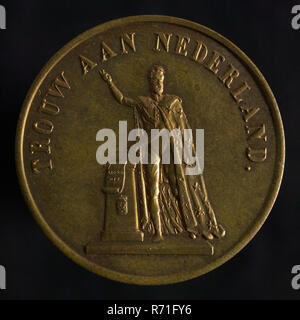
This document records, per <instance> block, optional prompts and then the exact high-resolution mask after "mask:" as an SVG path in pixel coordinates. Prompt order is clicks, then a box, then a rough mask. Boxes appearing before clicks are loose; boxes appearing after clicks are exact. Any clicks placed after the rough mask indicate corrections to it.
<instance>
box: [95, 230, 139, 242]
mask: <svg viewBox="0 0 300 320" xmlns="http://www.w3.org/2000/svg"><path fill="white" fill-rule="evenodd" d="M143 240H144V233H143V232H142V231H140V230H136V231H130V232H120V231H103V232H102V233H101V241H105V242H110V241H119V242H123V241H135V242H136V241H137V242H139V243H141V242H142V241H143Z"/></svg>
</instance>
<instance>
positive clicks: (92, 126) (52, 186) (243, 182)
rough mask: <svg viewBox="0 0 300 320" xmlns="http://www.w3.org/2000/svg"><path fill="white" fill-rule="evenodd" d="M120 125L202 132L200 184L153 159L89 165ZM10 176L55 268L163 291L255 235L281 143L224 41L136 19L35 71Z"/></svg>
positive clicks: (246, 66)
mask: <svg viewBox="0 0 300 320" xmlns="http://www.w3.org/2000/svg"><path fill="white" fill-rule="evenodd" d="M121 120H122V121H125V120H126V121H127V123H128V129H132V128H137V127H140V128H144V129H145V130H146V131H147V132H149V131H150V130H151V129H153V128H158V129H163V128H167V129H169V130H171V129H174V128H175V129H176V128H178V129H180V130H183V129H186V128H192V129H193V130H195V129H204V135H205V153H204V155H205V166H204V172H203V174H200V175H196V176H187V175H185V174H184V169H185V168H186V166H185V165H184V164H182V165H178V164H176V165H174V164H172V163H171V164H170V165H165V164H162V163H161V154H158V155H157V156H158V158H159V159H160V160H159V162H158V163H157V164H143V165H141V164H137V165H133V164H131V163H126V164H111V165H110V166H107V165H99V163H97V161H96V152H97V148H98V147H99V145H100V143H99V142H98V141H96V139H95V137H96V134H97V132H98V130H100V129H102V128H110V129H113V130H115V131H116V132H118V125H119V121H121ZM194 147H195V146H194ZM173 149H176V148H175V147H174V145H172V150H173ZM16 162H17V168H18V175H19V180H20V184H21V188H22V191H23V194H24V196H25V199H26V201H27V203H28V205H29V207H30V210H31V211H32V213H33V215H34V217H35V219H36V220H37V222H38V223H39V225H40V226H41V227H42V229H43V230H44V232H45V233H46V234H47V236H48V237H49V238H50V239H51V240H52V241H53V242H54V243H55V244H56V245H57V246H58V247H59V248H60V249H61V250H62V251H63V252H64V253H65V254H66V255H67V256H69V257H70V258H71V259H73V260H74V261H75V262H77V263H78V264H80V265H81V266H83V267H85V268H87V269H88V270H90V271H93V272H95V273H97V274H99V275H102V276H105V277H108V278H110V279H114V280H117V281H122V282H126V283H135V284H148V285H155V284H166V283H173V282H179V281H184V280H187V279H191V278H193V277H197V276H199V275H201V274H203V273H206V272H208V271H210V270H212V269H214V268H216V267H218V266H219V265H221V264H222V263H224V262H225V261H227V260H228V259H230V258H231V257H232V256H233V255H235V254H236V253H237V252H238V251H239V250H241V249H242V248H243V247H244V246H245V245H246V244H247V243H248V242H249V241H250V240H251V238H252V237H253V236H254V235H255V234H256V232H257V231H258V230H259V228H260V227H261V225H262V224H263V222H264V220H265V219H266V217H267V216H268V214H269V212H270V210H271V208H272V205H273V203H274V201H275V198H276V195H277V192H278V189H279V186H280V182H281V178H282V173H283V166H284V133H283V127H282V122H281V117H280V113H279V110H278V107H277V104H276V101H275V99H274V97H273V94H272V92H271V90H270V88H269V86H268V84H267V83H266V81H265V79H264V78H263V76H262V75H261V73H260V72H259V71H258V69H257V68H256V67H255V65H254V64H253V63H252V62H251V61H250V60H249V58H248V57H247V56H246V55H245V54H244V53H243V52H242V51H241V50H239V49H238V48H237V47H236V46H235V45H233V44H232V43H231V42H230V41H228V40H227V39H225V38H223V37H222V36H221V35H219V34H217V33H216V32H214V31H212V30H209V29H208V28H206V27H203V26H201V25H198V24H196V23H193V22H190V21H186V20H183V19H178V18H173V17H166V16H136V17H129V18H123V19H119V20H115V21H111V22H108V23H105V24H103V25H100V26H97V27H95V28H93V29H91V30H89V31H87V32H85V33H83V34H82V35H80V36H78V37H77V38H75V39H74V40H73V41H71V42H70V43H69V44H67V45H66V46H65V47H64V48H62V49H61V50H60V51H59V52H58V53H57V54H56V55H55V56H54V57H53V58H52V59H51V60H50V61H49V62H48V63H47V65H46V66H45V67H44V68H43V70H42V71H41V73H40V74H39V76H38V77H37V79H36V80H35V81H34V83H33V85H32V87H31V89H30V91H29V93H28V95H27V97H26V100H25V102H24V106H23V108H22V112H21V115H20V120H19V125H18V129H17V139H16Z"/></svg>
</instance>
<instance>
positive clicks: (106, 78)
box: [99, 69, 138, 107]
mask: <svg viewBox="0 0 300 320" xmlns="http://www.w3.org/2000/svg"><path fill="white" fill-rule="evenodd" d="M99 73H100V75H101V76H102V78H103V80H104V81H105V82H106V83H107V84H108V87H109V89H110V91H111V92H112V94H113V96H114V97H115V99H116V100H117V101H118V102H119V103H120V104H123V105H126V106H129V107H137V106H138V103H137V101H135V100H134V99H131V98H127V97H124V95H123V93H122V92H121V91H120V90H119V89H118V87H117V86H116V85H115V84H114V82H113V80H112V77H111V75H110V74H109V73H107V72H106V71H105V70H104V69H102V70H99Z"/></svg>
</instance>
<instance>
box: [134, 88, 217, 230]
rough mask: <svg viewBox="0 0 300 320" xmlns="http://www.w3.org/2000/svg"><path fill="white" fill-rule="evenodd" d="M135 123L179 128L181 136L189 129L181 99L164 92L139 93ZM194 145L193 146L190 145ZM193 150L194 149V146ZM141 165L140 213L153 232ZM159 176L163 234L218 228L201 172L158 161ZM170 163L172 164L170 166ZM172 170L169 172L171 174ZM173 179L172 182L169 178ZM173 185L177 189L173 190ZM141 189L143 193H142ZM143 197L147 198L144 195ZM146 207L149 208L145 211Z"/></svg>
mask: <svg viewBox="0 0 300 320" xmlns="http://www.w3.org/2000/svg"><path fill="white" fill-rule="evenodd" d="M135 117H136V122H137V125H138V126H139V127H140V128H143V129H145V130H146V132H147V133H148V135H149V133H150V132H149V131H150V129H154V128H157V129H163V128H165V129H168V130H169V131H172V130H173V129H180V131H181V132H182V136H183V132H184V131H183V130H184V129H191V127H190V125H189V123H188V120H187V118H186V115H185V113H184V111H183V107H182V100H181V99H180V98H179V97H177V96H176V95H169V94H165V95H164V96H163V98H162V99H161V100H160V101H159V102H157V101H155V100H153V99H152V98H151V97H144V96H140V97H139V98H138V107H136V110H135ZM170 143H171V152H174V150H175V152H176V147H175V146H174V141H173V139H170ZM193 147H194V146H193ZM194 151H195V150H194ZM143 166H145V165H141V170H140V174H139V183H138V186H139V188H140V204H141V205H140V207H141V211H142V215H141V217H143V218H144V220H145V218H146V219H148V220H149V219H150V224H148V225H147V228H146V230H144V231H148V232H150V233H154V228H153V222H152V221H151V216H150V215H149V209H148V208H149V199H147V196H146V197H145V195H146V194H147V192H145V190H147V181H146V179H145V177H144V176H143V175H144V170H143ZM160 166H161V170H160V172H161V180H160V192H159V201H160V217H161V222H162V231H163V233H164V234H177V233H181V232H184V231H189V232H194V233H199V234H201V233H202V232H203V231H204V230H206V231H210V230H211V229H213V228H215V229H217V228H218V225H217V221H216V217H215V214H214V211H213V208H212V206H211V204H210V202H209V200H208V195H207V190H206V187H205V183H204V178H203V175H202V174H200V175H186V174H185V168H186V165H185V164H184V163H183V164H174V163H171V164H170V165H165V164H161V162H160ZM168 166H169V167H168ZM170 166H173V167H172V168H171V169H172V170H170ZM170 171H171V175H170ZM171 179H172V180H173V181H172V183H171V181H170V180H171ZM174 187H175V188H177V190H175V191H174ZM142 190H144V194H141V193H142V192H141V191H142ZM145 198H146V199H145ZM147 211H148V212H147Z"/></svg>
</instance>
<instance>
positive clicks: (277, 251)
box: [0, 0, 300, 299]
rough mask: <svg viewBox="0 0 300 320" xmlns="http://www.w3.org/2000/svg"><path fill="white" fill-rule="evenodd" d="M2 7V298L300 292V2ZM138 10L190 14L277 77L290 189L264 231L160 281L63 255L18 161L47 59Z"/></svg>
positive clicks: (52, 1) (52, 0) (295, 295)
mask: <svg viewBox="0 0 300 320" xmlns="http://www.w3.org/2000/svg"><path fill="white" fill-rule="evenodd" d="M0 4H2V5H4V6H5V7H6V11H7V29H6V30H0V71H1V73H0V75H1V77H0V102H1V104H0V107H1V109H0V115H1V118H0V119H1V120H0V121H1V124H0V128H1V140H0V143H1V145H0V146H1V147H0V150H1V157H0V158H1V167H0V168H1V181H2V183H1V185H2V190H1V193H0V194H1V202H0V205H1V211H0V217H1V220H0V264H1V265H4V266H5V267H6V270H7V289H6V290H5V291H4V290H2V291H1V290H0V299H72V298H75V299H288V298H290V299H299V297H300V290H298V291H297V290H293V289H292V287H291V279H292V274H291V268H292V266H293V265H296V264H300V254H299V253H300V241H299V240H300V217H299V213H300V212H299V209H300V205H299V203H300V201H299V186H298V184H297V182H298V180H299V170H298V162H299V160H300V157H299V149H298V144H297V141H298V139H299V138H298V135H297V132H299V131H298V128H299V116H300V112H299V108H300V106H299V91H300V86H299V70H300V30H299V31H296V30H293V29H292V27H291V19H292V16H293V15H292V14H291V9H292V7H293V5H295V4H297V2H295V1H286V0H282V1H271V0H263V1H262V0H259V1H246V0H245V1H220V0H218V1H216V0H205V1H202V0H197V1H186V0H181V1H175V0H173V1H163V0H161V1H153V0H152V1H150V0H149V1H141V0H140V1H130V0H124V1H122V2H118V1H116V0H114V1H107V0H106V1H104V0H99V1H89V0H85V1H74V0H73V1H62V0H61V1H57V0H49V1H48V0H46V1H44V0H43V1H38V0H35V1H34V0H31V1H29V0H27V1H23V0H22V1H21V0H20V1H15V0H10V1H1V0H0ZM299 4H300V1H299ZM138 14H163V15H170V16H175V17H181V18H185V19H189V20H192V21H194V22H197V23H200V24H203V25H205V26H207V27H209V28H211V29H213V30H215V31H217V32H219V33H221V34H222V35H224V36H225V37H227V38H228V39H230V40H231V41H232V42H233V43H235V44H236V45H237V46H238V47H239V48H241V49H242V50H243V51H244V52H246V54H247V55H248V56H249V57H250V58H251V59H252V61H253V62H254V63H255V64H256V65H257V66H258V68H259V69H260V70H261V72H262V73H263V75H264V76H265V78H266V80H267V81H268V83H269V85H270V87H271V89H272V90H273V92H274V94H275V97H276V99H277V102H278V105H279V108H280V111H281V115H282V118H283V124H284V127H285V134H286V166H285V174H284V178H283V181H282V185H281V189H280V192H279V195H278V198H277V201H276V203H275V205H274V207H273V210H272V211H271V214H270V216H269V218H268V219H267V221H266V222H265V224H264V226H263V227H262V229H261V230H260V231H259V233H258V234H257V235H256V236H255V238H254V239H253V240H252V241H251V242H250V243H249V244H248V245H247V246H246V248H244V249H243V250H242V251H241V252H240V253H238V254H237V255H236V256H235V257H234V258H232V259H231V260H230V261H228V262H227V263H225V264H224V265H222V266H220V267H219V268H217V269H216V270H214V271H211V272H209V273H208V274H206V275H203V276H201V277H199V278H196V279H193V280H190V281H186V282H183V283H180V284H174V285H166V286H154V287H147V286H134V285H126V284H121V283H118V282H114V281H111V280H108V279H105V278H102V277H100V276H97V275H95V274H93V273H90V272H89V271H86V270H85V269H83V268H81V267H79V266H78V265H77V264H75V263H73V262H72V261H71V260H70V259H69V258H67V257H66V256H65V255H64V254H63V253H61V252H60V251H59V250H58V249H57V248H56V247H55V246H54V245H53V244H52V243H51V242H50V241H49V240H48V239H47V238H46V236H45V235H44V234H43V232H42V231H41V229H40V228H39V227H38V226H37V224H36V222H35V221H34V220H33V218H32V216H31V214H30V212H29V210H28V208H27V206H26V204H25V202H24V201H23V198H22V195H21V192H20V190H19V186H18V181H17V178H16V173H15V163H14V139H15V130H16V123H17V119H18V115H19V112H20V108H21V105H22V102H23V100H24V98H25V95H26V93H27V91H28V89H29V87H30V85H31V83H32V82H33V80H34V78H35V76H36V75H37V74H38V72H39V71H40V69H41V68H42V67H43V66H44V64H45V63H46V62H47V61H48V59H49V58H50V57H51V56H52V55H53V54H54V53H55V52H56V51H57V50H58V49H60V48H61V47H62V46H63V45H64V44H66V43H67V42H69V41H70V40H71V39H73V38H74V37H75V36H77V35H78V34H80V33H82V32H83V31H86V30H87V29H89V28H91V27H93V26H95V25H98V24H101V23H103V22H106V21H109V20H112V19H116V18H121V17H125V16H130V15H138ZM250 196H251V195H250Z"/></svg>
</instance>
